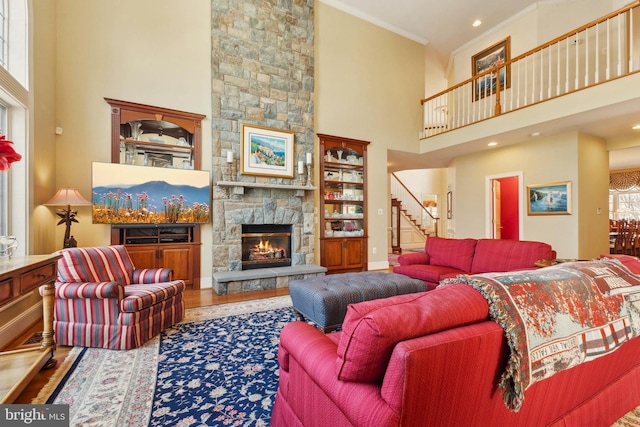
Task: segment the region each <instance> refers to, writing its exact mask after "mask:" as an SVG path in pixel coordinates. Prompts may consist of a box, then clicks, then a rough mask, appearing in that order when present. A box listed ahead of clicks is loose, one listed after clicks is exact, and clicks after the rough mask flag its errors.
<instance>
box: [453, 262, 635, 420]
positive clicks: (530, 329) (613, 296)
mask: <svg viewBox="0 0 640 427" xmlns="http://www.w3.org/2000/svg"><path fill="white" fill-rule="evenodd" d="M454 282H457V283H459V282H464V283H467V284H469V285H471V286H473V287H474V288H475V289H477V290H478V291H479V292H480V293H481V294H482V295H483V296H484V297H485V298H486V299H487V301H488V302H489V309H490V314H491V316H492V318H493V320H495V321H496V322H497V323H498V324H500V326H502V327H503V328H504V330H505V334H506V337H507V341H508V344H509V348H510V356H509V359H508V362H507V367H506V369H505V372H504V373H503V374H502V376H501V378H500V382H499V384H498V386H499V388H500V389H501V390H502V391H503V399H504V401H505V405H506V406H507V408H509V409H510V410H512V411H518V410H519V409H520V407H521V406H522V403H523V401H524V391H525V390H526V389H527V388H528V387H529V386H531V385H532V384H534V383H535V382H536V381H540V380H542V379H545V378H548V377H550V376H552V375H553V374H555V373H556V372H559V371H561V370H563V369H569V368H571V367H573V366H576V365H578V364H580V363H583V362H586V361H589V360H592V359H594V358H597V357H600V356H603V355H605V354H607V353H610V352H612V351H614V350H616V349H617V348H618V347H619V346H620V345H622V344H623V343H624V342H626V341H628V340H630V339H631V338H633V337H634V336H636V335H638V334H640V276H637V275H635V274H633V273H632V272H631V271H630V270H629V269H628V268H627V267H625V266H624V265H623V264H622V263H620V262H619V261H617V260H600V261H583V262H573V263H564V264H559V265H556V266H553V267H547V268H542V269H539V270H526V271H516V272H509V273H488V274H482V275H474V276H460V277H458V278H456V279H449V280H447V281H444V282H443V284H442V285H446V284H448V283H454Z"/></svg>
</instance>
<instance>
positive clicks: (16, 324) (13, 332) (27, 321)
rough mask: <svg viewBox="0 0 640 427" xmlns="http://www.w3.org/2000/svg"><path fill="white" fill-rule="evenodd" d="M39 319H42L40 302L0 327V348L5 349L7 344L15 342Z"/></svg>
mask: <svg viewBox="0 0 640 427" xmlns="http://www.w3.org/2000/svg"><path fill="white" fill-rule="evenodd" d="M40 319H42V302H38V303H37V304H35V305H32V306H31V307H29V308H28V309H27V310H25V311H24V312H22V313H20V315H18V316H16V317H15V318H13V319H11V320H10V321H9V322H7V323H6V324H5V325H4V326H2V327H0V348H5V347H6V345H7V344H9V343H10V342H11V341H13V340H15V339H16V338H17V337H18V336H20V335H21V334H22V333H24V331H26V330H27V328H29V327H30V326H31V325H33V324H34V323H36V322H37V321H38V320H40Z"/></svg>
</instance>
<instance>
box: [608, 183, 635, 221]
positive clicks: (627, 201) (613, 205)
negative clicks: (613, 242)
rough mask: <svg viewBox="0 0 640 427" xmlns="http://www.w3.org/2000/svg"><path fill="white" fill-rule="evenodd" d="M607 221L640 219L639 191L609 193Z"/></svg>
mask: <svg viewBox="0 0 640 427" xmlns="http://www.w3.org/2000/svg"><path fill="white" fill-rule="evenodd" d="M609 219H614V220H619V219H640V191H638V190H630V191H610V192H609Z"/></svg>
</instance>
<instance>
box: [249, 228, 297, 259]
mask: <svg viewBox="0 0 640 427" xmlns="http://www.w3.org/2000/svg"><path fill="white" fill-rule="evenodd" d="M290 265H291V225H279V224H259V225H258V224H243V225H242V269H243V270H251V269H254V268H267V267H286V266H290Z"/></svg>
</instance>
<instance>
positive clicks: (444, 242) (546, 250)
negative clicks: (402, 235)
mask: <svg viewBox="0 0 640 427" xmlns="http://www.w3.org/2000/svg"><path fill="white" fill-rule="evenodd" d="M555 258H556V253H555V251H554V250H553V249H552V248H551V246H550V245H548V244H547V243H542V242H530V241H524V240H496V239H445V238H443V237H429V238H427V241H426V243H425V245H424V252H419V253H410V254H404V255H400V256H399V257H398V262H399V263H400V265H397V266H395V267H394V268H393V272H394V273H399V274H404V275H405V276H409V277H413V278H414V279H420V280H423V281H424V282H426V284H427V288H428V289H433V288H435V287H436V286H438V283H440V281H442V280H444V279H449V278H452V277H456V276H458V275H459V274H478V273H488V272H505V271H513V270H523V269H528V268H536V266H535V262H536V261H538V260H541V259H555Z"/></svg>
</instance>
